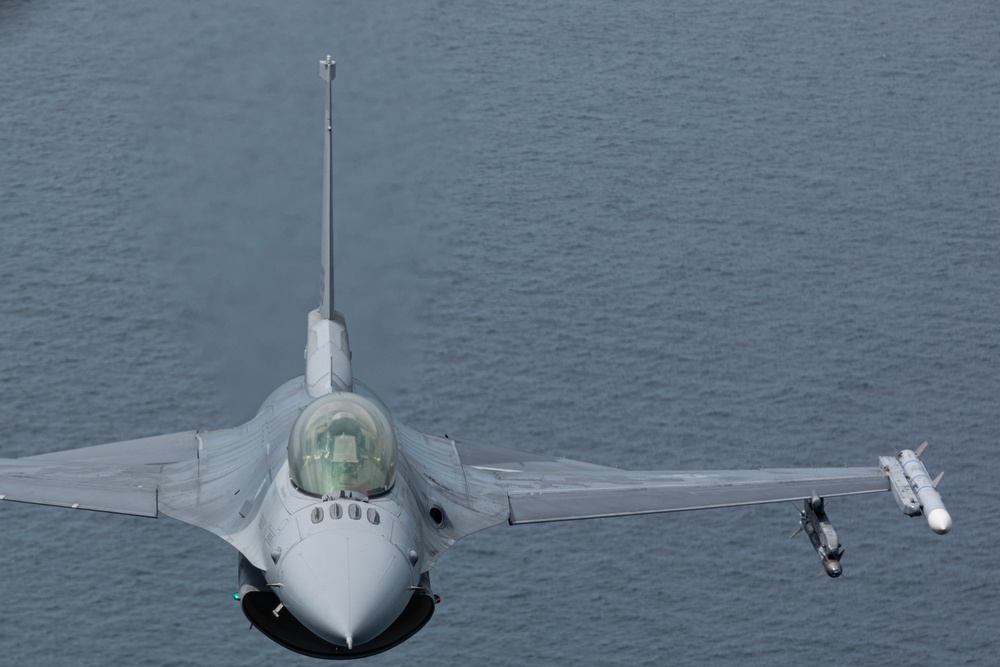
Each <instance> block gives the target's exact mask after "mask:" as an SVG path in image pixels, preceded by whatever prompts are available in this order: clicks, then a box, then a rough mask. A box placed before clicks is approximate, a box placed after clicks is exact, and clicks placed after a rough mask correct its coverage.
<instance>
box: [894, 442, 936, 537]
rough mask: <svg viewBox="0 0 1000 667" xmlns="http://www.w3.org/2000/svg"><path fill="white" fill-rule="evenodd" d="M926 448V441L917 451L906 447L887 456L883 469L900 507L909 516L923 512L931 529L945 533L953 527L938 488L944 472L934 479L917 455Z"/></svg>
mask: <svg viewBox="0 0 1000 667" xmlns="http://www.w3.org/2000/svg"><path fill="white" fill-rule="evenodd" d="M926 448H927V443H923V444H921V445H920V447H918V448H917V451H916V452H914V451H912V450H909V449H904V450H903V451H901V452H900V453H899V454H898V455H897V456H895V457H892V456H884V457H882V459H881V460H882V469H883V470H884V471H885V474H886V477H887V478H888V480H889V485H890V488H891V489H892V492H893V496H895V498H896V501H897V502H898V503H899V507H900V509H901V510H903V512H904V513H905V514H908V515H910V516H919V515H921V514H922V515H923V516H924V518H925V519H926V520H927V525H928V526H930V529H931V530H933V531H934V532H935V533H937V534H938V535H944V534H945V533H947V532H949V531H950V530H951V527H952V520H951V514H949V513H948V510H947V509H945V506H944V501H943V500H941V494H940V493H938V491H937V488H936V487H937V484H938V482H940V481H941V475H938V476H937V479H934V480H933V481H932V480H931V477H930V475H929V474H927V468H925V467H924V464H923V463H922V462H921V461H920V459H919V458H917V457H918V456H919V454H921V453H923V451H924V450H925V449H926Z"/></svg>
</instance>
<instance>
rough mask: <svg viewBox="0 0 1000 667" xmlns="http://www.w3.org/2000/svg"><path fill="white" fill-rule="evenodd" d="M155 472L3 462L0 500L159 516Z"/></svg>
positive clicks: (74, 464)
mask: <svg viewBox="0 0 1000 667" xmlns="http://www.w3.org/2000/svg"><path fill="white" fill-rule="evenodd" d="M156 490H157V482H156V474H155V470H145V469H142V468H140V467H133V468H126V467H121V466H89V465H86V464H79V463H72V462H69V463H56V462H41V461H31V460H29V459H0V500H13V501H18V502H25V503H34V504H38V505H54V506H57V507H68V508H71V509H86V510H96V511H98V512H114V513H117V514H131V515H134V516H145V517H155V516H156V515H157V503H156Z"/></svg>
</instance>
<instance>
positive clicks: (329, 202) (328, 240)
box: [319, 56, 337, 320]
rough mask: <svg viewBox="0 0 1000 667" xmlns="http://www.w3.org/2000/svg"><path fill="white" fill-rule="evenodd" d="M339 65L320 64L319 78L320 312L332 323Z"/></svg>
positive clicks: (327, 60)
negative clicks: (322, 109) (322, 86)
mask: <svg viewBox="0 0 1000 667" xmlns="http://www.w3.org/2000/svg"><path fill="white" fill-rule="evenodd" d="M336 75H337V63H335V62H333V60H332V59H331V58H330V56H327V57H326V60H321V61H320V63H319V77H320V78H321V79H323V80H324V81H326V134H325V142H324V147H323V296H322V298H321V300H320V303H319V312H320V315H322V316H323V319H324V320H331V319H333V313H334V308H333V78H334V77H335V76H336Z"/></svg>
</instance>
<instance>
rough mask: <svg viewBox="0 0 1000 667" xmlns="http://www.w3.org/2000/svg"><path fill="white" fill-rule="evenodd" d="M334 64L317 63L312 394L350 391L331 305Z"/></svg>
mask: <svg viewBox="0 0 1000 667" xmlns="http://www.w3.org/2000/svg"><path fill="white" fill-rule="evenodd" d="M336 72H337V64H336V63H335V62H333V60H332V59H331V58H330V56H327V57H326V60H321V61H320V63H319V77H320V78H321V79H323V80H324V81H326V140H325V142H324V152H325V156H324V159H323V249H322V256H323V294H322V297H321V298H320V304H319V308H318V309H317V310H314V311H312V312H311V313H309V330H308V333H307V336H306V352H305V357H306V390H307V391H308V392H309V394H310V395H311V396H322V395H324V394H328V393H330V392H331V391H344V390H346V391H352V390H353V387H354V378H353V374H352V369H351V347H350V343H349V342H348V339H347V323H346V322H345V321H344V316H343V315H341V314H340V313H338V312H337V311H336V310H334V307H333V77H334V76H335V75H336Z"/></svg>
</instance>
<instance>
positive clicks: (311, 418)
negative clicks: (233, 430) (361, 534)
mask: <svg viewBox="0 0 1000 667" xmlns="http://www.w3.org/2000/svg"><path fill="white" fill-rule="evenodd" d="M396 457H397V452H396V438H395V434H394V433H393V430H392V425H391V424H390V423H389V419H388V417H387V416H386V415H385V413H384V412H383V411H382V410H381V409H380V408H379V407H378V406H376V405H375V404H374V403H373V402H371V401H369V400H368V399H366V398H364V397H362V396H358V395H357V394H351V393H346V392H335V393H333V394H327V395H326V396H322V397H320V398H317V399H316V400H315V401H313V402H312V403H310V404H309V405H308V406H307V407H306V409H305V410H303V411H302V414H301V415H299V418H298V419H297V420H296V421H295V424H294V425H293V426H292V432H291V434H290V435H289V437H288V471H289V474H290V475H291V478H292V482H294V483H295V486H297V487H298V488H299V489H301V490H303V491H305V492H306V493H310V494H313V495H316V496H322V495H324V494H328V493H334V492H337V491H355V492H359V493H363V494H365V495H367V496H377V495H378V494H380V493H385V492H386V491H388V490H389V489H390V488H391V487H392V483H393V481H394V480H395V478H396Z"/></svg>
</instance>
